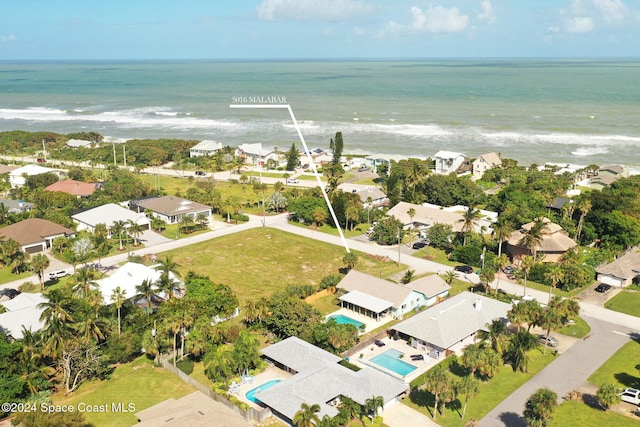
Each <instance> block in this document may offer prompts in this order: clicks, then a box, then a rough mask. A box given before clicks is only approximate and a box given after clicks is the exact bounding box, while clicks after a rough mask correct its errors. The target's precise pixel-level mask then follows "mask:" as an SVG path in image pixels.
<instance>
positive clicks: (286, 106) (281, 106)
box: [229, 104, 351, 253]
mask: <svg viewBox="0 0 640 427" xmlns="http://www.w3.org/2000/svg"><path fill="white" fill-rule="evenodd" d="M229 108H272V109H287V110H289V115H290V116H291V120H293V126H294V127H295V128H296V131H297V132H298V137H299V138H300V142H301V143H302V146H303V147H304V152H305V154H306V155H307V159H308V160H309V164H310V165H311V169H312V170H313V174H314V175H315V177H316V181H318V186H319V187H320V190H321V191H322V195H323V196H324V200H325V202H327V206H328V207H329V212H330V213H331V218H333V223H334V224H335V225H336V227H337V228H338V234H339V235H340V239H342V244H343V245H344V249H345V250H346V251H347V253H350V252H351V251H350V250H349V245H348V244H347V239H345V238H344V234H343V233H342V227H340V223H339V222H338V218H337V217H336V213H335V211H334V210H333V206H332V205H331V202H330V201H329V195H328V194H327V191H326V190H325V188H324V186H323V185H322V180H321V179H320V174H319V173H318V169H316V164H315V163H314V161H313V157H311V152H310V151H309V148H307V143H306V142H305V140H304V137H303V136H302V131H301V130H300V126H298V121H297V120H296V116H295V115H294V114H293V110H292V109H291V106H290V105H289V104H230V105H229Z"/></svg>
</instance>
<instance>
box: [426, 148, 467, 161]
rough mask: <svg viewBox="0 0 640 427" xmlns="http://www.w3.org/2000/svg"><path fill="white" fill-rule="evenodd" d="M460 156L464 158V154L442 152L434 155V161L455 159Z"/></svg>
mask: <svg viewBox="0 0 640 427" xmlns="http://www.w3.org/2000/svg"><path fill="white" fill-rule="evenodd" d="M460 156H462V157H464V154H462V153H456V152H455V151H445V150H441V151H438V152H437V153H436V154H434V156H433V158H434V159H455V158H457V157H460Z"/></svg>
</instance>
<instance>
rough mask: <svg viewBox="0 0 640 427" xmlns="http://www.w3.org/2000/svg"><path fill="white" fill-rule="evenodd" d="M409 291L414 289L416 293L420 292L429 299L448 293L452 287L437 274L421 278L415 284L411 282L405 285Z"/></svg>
mask: <svg viewBox="0 0 640 427" xmlns="http://www.w3.org/2000/svg"><path fill="white" fill-rule="evenodd" d="M405 286H406V287H407V288H409V289H413V290H414V291H416V292H420V293H421V294H423V295H424V296H426V297H427V298H432V297H435V296H437V295H440V294H441V293H443V292H447V291H448V290H449V289H451V286H449V285H448V284H447V282H445V281H444V280H443V279H442V277H440V276H438V275H437V274H432V275H430V276H426V277H421V278H420V279H416V280H414V281H413V282H409V283H407V284H406V285H405Z"/></svg>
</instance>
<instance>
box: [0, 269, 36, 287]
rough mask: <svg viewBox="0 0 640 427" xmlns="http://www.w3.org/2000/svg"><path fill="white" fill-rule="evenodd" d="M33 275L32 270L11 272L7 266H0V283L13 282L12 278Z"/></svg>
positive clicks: (16, 278)
mask: <svg viewBox="0 0 640 427" xmlns="http://www.w3.org/2000/svg"><path fill="white" fill-rule="evenodd" d="M32 275H33V271H27V272H24V273H20V274H13V273H12V272H11V269H10V268H9V267H4V268H0V283H8V282H13V281H14V280H18V279H24V278H25V277H29V276H32Z"/></svg>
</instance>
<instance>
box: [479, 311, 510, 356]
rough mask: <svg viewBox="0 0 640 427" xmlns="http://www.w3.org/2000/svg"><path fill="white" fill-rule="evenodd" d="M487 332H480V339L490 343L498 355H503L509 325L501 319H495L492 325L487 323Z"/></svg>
mask: <svg viewBox="0 0 640 427" xmlns="http://www.w3.org/2000/svg"><path fill="white" fill-rule="evenodd" d="M486 327H487V330H486V331H480V334H479V337H480V339H482V340H486V341H489V346H490V347H491V348H492V349H494V350H495V351H496V352H497V353H498V354H500V355H502V354H503V353H504V351H505V347H506V344H507V334H508V333H509V331H508V330H507V325H506V324H505V323H504V322H503V321H501V320H500V319H494V320H493V321H491V323H487V325H486Z"/></svg>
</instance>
